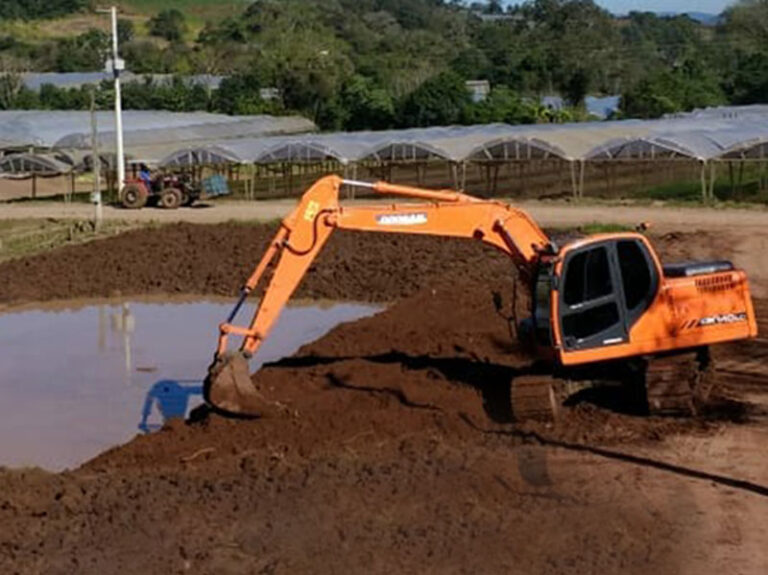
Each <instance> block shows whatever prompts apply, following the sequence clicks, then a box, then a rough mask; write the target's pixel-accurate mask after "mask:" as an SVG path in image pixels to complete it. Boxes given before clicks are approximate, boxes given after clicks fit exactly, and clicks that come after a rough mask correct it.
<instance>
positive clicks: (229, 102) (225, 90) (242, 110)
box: [213, 72, 265, 115]
mask: <svg viewBox="0 0 768 575" xmlns="http://www.w3.org/2000/svg"><path fill="white" fill-rule="evenodd" d="M260 89H261V82H260V81H259V78H258V76H257V75H256V74H255V73H254V72H248V73H245V74H235V75H234V76H230V77H229V78H224V79H223V80H222V81H221V84H220V85H219V89H218V90H217V91H216V95H215V97H214V102H213V105H214V107H215V109H216V110H217V111H219V112H224V113H225V114H232V115H252V114H260V113H263V112H264V107H265V106H264V101H263V100H262V99H261V96H260Z"/></svg>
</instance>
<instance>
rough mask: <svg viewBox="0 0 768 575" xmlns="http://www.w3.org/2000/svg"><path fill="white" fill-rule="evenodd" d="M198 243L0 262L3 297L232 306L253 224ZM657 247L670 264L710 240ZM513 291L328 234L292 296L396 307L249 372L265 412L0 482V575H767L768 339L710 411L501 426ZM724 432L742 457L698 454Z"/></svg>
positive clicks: (729, 364)
mask: <svg viewBox="0 0 768 575" xmlns="http://www.w3.org/2000/svg"><path fill="white" fill-rule="evenodd" d="M205 228H206V229H201V228H200V227H196V226H188V225H179V226H173V227H171V228H167V229H163V228H161V229H158V230H152V231H150V232H143V233H142V232H139V233H132V234H125V235H124V236H121V237H118V238H114V239H110V240H104V241H100V242H98V243H92V244H88V245H87V246H74V247H72V248H70V249H67V250H59V251H58V252H54V253H51V254H48V255H46V256H38V257H36V258H30V259H29V260H21V261H18V262H12V264H5V265H3V266H0V274H1V275H2V277H3V278H4V280H6V279H7V282H5V283H6V284H7V285H5V286H3V287H0V294H2V295H1V296H0V301H5V302H10V301H15V300H20V299H28V298H29V297H30V293H32V294H33V297H34V298H36V299H40V300H43V299H54V298H61V297H73V296H86V295H108V294H110V293H112V291H114V289H115V286H123V287H122V291H123V293H131V294H139V293H142V294H143V293H158V292H162V293H177V292H184V293H221V294H225V293H234V291H235V290H236V289H237V287H238V285H239V283H240V282H241V281H242V277H244V276H245V275H246V274H247V273H248V271H249V268H250V266H251V265H253V262H254V260H255V259H257V257H258V254H259V253H260V250H261V248H262V246H263V244H264V242H265V241H267V240H268V238H269V233H268V230H263V229H259V228H247V227H241V226H223V227H221V229H218V228H215V227H210V228H209V227H205ZM269 231H271V230H269ZM211 242H213V243H211ZM656 243H657V246H658V247H659V249H660V251H661V252H662V253H663V254H664V255H665V256H669V257H670V259H672V258H674V259H677V258H684V257H690V256H697V257H710V256H712V255H715V254H712V253H710V251H711V250H717V249H718V245H719V246H722V245H723V242H722V241H715V239H714V238H712V237H710V236H707V234H677V235H666V236H663V237H659V238H656ZM230 252H231V253H230ZM115 253H123V254H128V257H126V258H123V259H122V260H121V262H120V263H118V262H117V258H116V256H115ZM147 253H149V254H155V257H159V258H160V261H162V262H163V263H162V265H157V264H156V263H154V264H153V263H152V261H151V260H148V259H147V257H146V256H147ZM220 254H224V255H223V256H222V255H220ZM717 255H719V256H721V257H722V256H726V257H727V256H728V255H729V254H727V253H726V254H723V253H720V254H717ZM75 270H76V272H75ZM153 272H154V273H153ZM43 278H47V281H40V282H38V281H36V280H37V279H43ZM121 282H124V284H121ZM511 285H512V274H511V269H510V266H509V263H508V261H506V260H505V259H504V258H503V257H501V256H498V255H496V254H495V253H493V252H491V251H489V250H487V249H483V248H482V247H480V246H477V245H473V244H471V243H467V242H460V241H437V240H429V239H414V238H408V239H404V238H400V237H396V236H389V237H382V236H360V235H352V234H349V235H342V234H339V235H338V236H337V237H335V238H333V240H332V244H331V245H330V246H329V249H328V251H327V252H326V253H324V254H323V256H322V258H321V260H320V261H319V262H318V264H317V265H316V266H315V269H313V271H312V272H311V273H310V275H309V276H308V278H307V281H306V282H305V285H304V286H303V287H302V292H301V295H304V296H308V297H323V298H329V297H330V298H351V299H358V300H373V301H387V300H394V299H399V300H400V301H399V302H398V303H396V304H394V305H392V306H390V307H389V308H388V309H387V310H386V311H384V312H382V313H381V314H379V315H377V316H374V317H372V318H367V319H363V320H360V321H357V322H354V323H350V324H345V325H342V326H339V327H337V328H336V329H334V330H333V331H332V332H331V333H329V334H328V335H327V336H325V337H324V338H322V339H320V340H318V341H317V342H314V343H312V344H309V345H307V346H305V347H304V348H302V349H301V350H300V351H299V352H298V353H297V354H296V355H295V356H293V357H291V358H287V359H285V360H282V361H280V362H277V363H275V364H272V365H269V366H267V367H265V368H264V369H263V370H261V371H260V372H259V373H258V374H256V375H254V382H255V384H256V385H257V386H259V387H260V388H261V389H262V390H263V391H265V392H266V393H267V394H268V396H269V397H270V398H271V399H273V400H274V401H275V402H276V403H275V407H276V409H275V413H274V415H273V416H272V417H270V418H266V419H261V420H250V421H232V420H224V419H222V418H219V417H216V416H210V417H203V418H201V420H200V421H197V422H195V423H190V424H183V423H176V424H173V425H171V426H170V427H168V428H167V429H165V430H164V431H162V432H160V433H157V434H154V435H150V436H143V437H137V438H136V439H135V440H133V441H132V442H130V443H128V444H127V445H124V446H120V447H117V448H115V449H112V450H110V451H108V452H106V453H104V454H102V455H101V456H99V457H97V458H95V459H94V460H92V461H90V462H88V463H87V464H85V465H84V466H82V467H81V468H80V469H77V470H75V471H72V472H66V473H62V474H56V475H54V474H48V473H45V472H43V471H39V470H16V471H11V470H9V471H5V472H0V526H2V527H1V528H0V572H2V573H14V572H18V573H104V574H110V573H133V572H136V573H185V572H193V573H384V572H387V573H389V572H403V573H432V572H434V573H477V572H480V573H574V572H575V573H615V572H622V573H648V572H651V571H653V572H656V573H708V572H719V571H728V572H738V573H764V572H766V569H768V554H766V548H765V541H766V540H768V525H766V520H765V518H766V517H768V489H766V488H765V487H764V486H765V485H766V484H768V462H767V461H766V456H765V454H764V449H763V448H762V446H763V445H764V443H763V442H762V441H763V440H764V439H766V438H768V431H767V430H768V426H766V425H765V417H764V416H765V415H766V413H768V412H766V411H765V403H761V401H762V400H764V399H765V398H766V396H767V395H768V376H767V375H766V371H768V368H766V367H765V361H764V359H765V357H766V356H768V353H766V350H768V346H766V343H768V342H766V341H765V340H757V341H755V342H751V343H749V344H746V345H745V344H739V345H733V346H728V347H726V348H725V349H723V350H722V351H721V352H719V355H720V356H721V359H722V360H723V365H724V366H726V368H727V370H726V371H725V372H723V373H724V374H725V375H726V379H725V381H724V385H723V386H721V389H720V390H719V392H718V395H717V397H716V399H717V402H715V404H714V405H713V407H712V409H711V410H710V412H709V413H708V414H707V415H706V416H705V417H700V418H697V419H669V418H667V419H659V418H644V417H632V416H628V415H622V414H620V413H616V412H611V411H606V410H602V409H600V408H597V407H595V406H591V405H580V406H577V407H575V408H572V409H569V410H567V412H566V413H565V416H564V417H563V419H562V420H561V421H559V422H558V423H557V424H556V425H554V426H547V425H543V424H526V425H515V424H514V423H513V422H511V417H510V413H509V408H508V403H507V402H508V382H509V380H510V378H512V377H514V375H515V374H516V373H518V372H519V370H520V369H522V368H523V367H524V366H525V365H526V364H527V360H526V358H525V357H524V355H522V354H521V353H520V352H519V350H518V349H517V348H516V347H515V346H514V345H513V344H512V339H511V337H510V334H509V332H508V327H507V323H506V321H505V320H504V319H503V318H501V317H499V315H498V314H497V313H496V311H495V309H494V306H493V303H492V297H491V293H492V292H493V291H498V292H499V293H501V294H503V296H504V298H505V301H506V305H507V306H508V305H509V297H508V295H509V294H511V292H512V287H511ZM32 290H36V291H32ZM89 290H90V291H89ZM402 296H407V297H402ZM758 313H759V315H760V321H761V324H765V322H766V320H768V302H763V301H759V302H758ZM735 434H739V435H738V437H739V438H740V440H739V443H738V447H739V449H738V450H737V449H735V448H734V449H731V448H730V447H729V450H728V451H726V453H725V455H722V454H721V455H720V456H719V457H718V458H716V459H715V458H712V457H708V456H707V453H708V451H707V450H711V449H715V448H716V447H717V446H721V447H720V448H721V449H722V446H723V445H729V446H730V443H728V442H729V441H732V440H733V438H734V437H735ZM743 438H746V439H743ZM680 441H685V442H687V443H685V445H686V449H685V453H684V454H679V453H678V452H677V451H676V449H677V446H679V442H680ZM665 463H669V464H671V465H665ZM733 479H742V480H745V482H743V483H739V482H737V481H733Z"/></svg>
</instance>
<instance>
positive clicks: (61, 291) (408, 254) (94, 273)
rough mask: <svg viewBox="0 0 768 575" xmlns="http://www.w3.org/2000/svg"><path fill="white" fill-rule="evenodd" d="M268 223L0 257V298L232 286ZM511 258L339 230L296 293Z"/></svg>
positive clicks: (373, 297) (440, 273)
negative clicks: (8, 258)
mask: <svg viewBox="0 0 768 575" xmlns="http://www.w3.org/2000/svg"><path fill="white" fill-rule="evenodd" d="M276 230H277V227H276V225H256V226H252V225H245V224H224V225H200V224H197V225H196V224H185V223H180V224H173V225H170V226H163V227H157V228H150V229H142V230H136V231H132V232H128V233H125V234H122V235H119V236H116V237H112V238H108V239H105V240H101V241H98V242H91V243H88V244H82V245H74V246H67V247H65V248H62V249H58V250H55V251H52V252H48V253H44V254H40V255H37V256H33V257H29V258H25V259H20V260H14V261H9V262H4V263H2V264H0V277H1V278H3V281H2V282H0V304H11V303H23V302H29V301H35V302H42V301H50V300H57V299H72V298H80V297H109V296H115V295H123V296H135V295H154V294H168V295H173V294H195V295H224V296H233V295H235V294H237V292H238V290H239V289H240V287H241V286H242V284H243V282H244V280H245V279H246V278H247V277H248V276H249V275H250V273H251V272H252V271H253V268H254V267H255V265H256V263H257V262H258V260H259V258H260V257H261V254H262V253H263V251H264V249H265V247H266V246H267V244H268V243H269V241H270V240H272V238H273V236H274V234H275V232H276ZM510 269H511V266H510V263H509V259H508V258H507V257H506V256H503V255H501V254H497V253H496V252H494V251H493V250H491V249H490V248H485V247H484V246H482V245H479V244H477V243H474V242H471V241H466V240H441V239H439V238H430V237H405V238H404V237H401V236H392V235H375V234H359V233H358V234H356V233H353V232H338V233H336V234H334V236H333V237H332V238H331V240H330V242H329V245H328V246H327V247H326V249H325V250H324V251H323V253H322V254H321V256H320V257H319V258H318V260H317V262H316V263H315V264H314V265H313V266H312V269H311V271H310V273H309V274H308V275H307V277H306V279H305V281H304V282H303V283H302V285H301V287H300V288H299V290H298V293H297V297H301V298H310V299H332V300H353V301H374V302H381V301H391V300H394V299H398V298H400V297H404V296H407V295H412V294H413V293H415V292H416V291H417V290H418V289H419V288H420V287H421V286H424V285H430V284H432V283H435V282H436V280H440V281H453V280H458V279H461V278H466V277H469V278H474V279H477V280H482V279H484V278H485V277H488V276H489V275H491V276H497V275H506V274H508V273H509V270H510Z"/></svg>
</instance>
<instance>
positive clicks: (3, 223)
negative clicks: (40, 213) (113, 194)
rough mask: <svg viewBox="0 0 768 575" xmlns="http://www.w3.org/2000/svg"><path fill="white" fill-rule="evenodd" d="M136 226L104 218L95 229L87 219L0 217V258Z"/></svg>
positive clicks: (92, 238)
mask: <svg viewBox="0 0 768 575" xmlns="http://www.w3.org/2000/svg"><path fill="white" fill-rule="evenodd" d="M138 225H140V224H138V223H130V224H129V223H127V222H121V221H119V220H107V221H105V222H104V223H103V224H102V226H101V228H100V229H99V230H98V231H97V230H95V229H94V228H93V225H92V223H91V222H90V221H77V220H55V219H47V220H40V219H23V220H0V261H5V260H9V259H14V258H19V257H23V256H29V255H34V254H36V253H40V252H44V251H48V250H51V249H54V248H57V247H60V246H63V245H68V244H76V243H82V242H86V241H90V240H94V239H98V238H102V237H106V236H111V235H115V234H118V233H121V232H124V231H127V230H129V229H131V228H135V227H137V226H138Z"/></svg>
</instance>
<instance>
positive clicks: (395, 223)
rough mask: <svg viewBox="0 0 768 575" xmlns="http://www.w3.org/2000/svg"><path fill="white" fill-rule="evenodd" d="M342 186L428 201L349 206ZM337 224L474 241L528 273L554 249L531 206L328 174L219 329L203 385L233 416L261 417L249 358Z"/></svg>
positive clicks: (286, 225) (285, 226)
mask: <svg viewBox="0 0 768 575" xmlns="http://www.w3.org/2000/svg"><path fill="white" fill-rule="evenodd" d="M343 185H351V186H357V187H365V188H369V189H371V190H373V191H375V192H377V193H380V194H383V195H394V196H403V197H407V198H410V199H417V200H423V201H421V202H414V203H400V204H398V203H393V204H383V203H382V204H374V205H370V206H353V207H344V206H341V205H340V203H339V193H340V190H341V187H342V186H343ZM336 229H346V230H359V231H368V232H384V233H408V234H422V235H435V236H445V237H457V238H473V239H476V240H479V241H482V242H483V243H486V244H488V245H491V246H493V247H495V248H497V249H499V250H501V251H503V252H504V253H506V254H508V255H509V256H510V257H511V258H512V260H513V262H514V263H515V265H516V266H517V267H518V269H519V270H520V272H521V274H522V275H523V276H524V277H529V276H530V274H531V272H532V270H533V268H534V267H535V265H536V262H537V261H538V258H539V256H540V255H541V254H542V253H554V252H555V251H556V249H555V247H554V246H553V245H552V243H551V242H550V240H549V238H548V237H547V236H546V234H544V232H543V231H542V230H541V229H540V228H539V226H538V225H537V224H536V223H535V222H534V221H533V220H532V219H531V218H530V216H528V214H526V213H525V212H524V211H522V210H519V209H517V208H514V207H512V206H509V205H507V204H504V203H501V202H496V201H489V200H482V199H479V198H475V197H472V196H469V195H466V194H463V193H460V192H456V191H452V190H444V191H433V190H424V189H420V188H415V187H410V186H400V185H394V184H389V183H386V182H377V183H367V182H355V181H349V180H343V179H341V178H339V177H336V176H327V177H325V178H322V179H320V180H318V181H317V182H316V183H315V184H314V185H313V186H312V187H311V188H310V189H309V190H308V191H307V192H306V193H305V194H304V196H303V197H302V198H301V200H300V202H299V204H298V206H297V207H296V209H295V210H294V211H293V212H292V213H291V214H290V215H288V216H287V217H286V218H285V219H284V220H283V222H282V223H281V225H280V229H279V230H278V232H277V235H276V236H275V238H274V240H273V241H272V243H271V244H270V246H269V248H268V249H267V251H266V253H265V254H264V256H263V257H262V259H261V261H260V262H259V264H258V265H257V267H256V269H255V271H254V273H253V274H252V275H251V277H250V278H248V281H247V282H246V283H245V286H244V287H243V290H242V292H241V296H240V299H239V301H238V303H237V305H236V306H235V308H234V310H233V311H232V313H231V314H230V316H229V318H228V319H227V321H226V322H225V323H223V324H221V326H220V336H219V344H218V347H217V350H216V354H215V358H214V362H213V364H212V365H211V368H210V370H209V375H208V378H207V379H206V383H205V386H204V393H205V397H206V400H207V401H208V402H209V404H211V405H212V406H214V407H215V408H218V409H220V410H222V411H225V412H228V413H231V414H253V413H257V414H261V413H263V412H264V411H265V406H264V405H263V404H262V402H261V398H259V397H257V396H256V395H255V393H256V392H255V389H254V388H253V386H252V385H251V384H250V379H249V372H248V358H250V357H251V356H252V355H253V354H255V353H256V352H257V351H258V349H259V346H260V345H261V343H262V342H263V341H264V340H265V339H266V338H267V337H268V335H269V333H270V330H271V329H272V327H273V326H274V324H275V322H276V321H277V319H278V317H279V315H280V313H281V311H282V310H283V308H284V307H285V305H286V304H287V302H288V300H289V299H290V297H291V295H292V294H293V293H294V291H295V290H296V288H297V287H298V285H299V283H300V282H301V280H302V278H303V277H304V275H305V274H306V273H307V270H308V269H309V267H310V265H311V264H312V262H313V261H314V260H315V258H316V257H317V255H318V254H319V253H320V251H321V250H322V248H323V246H324V245H325V243H326V242H327V241H328V238H329V237H330V235H331V233H332V232H333V231H334V230H336ZM275 261H276V263H275V265H274V271H273V273H272V277H271V280H270V282H269V286H268V287H267V289H266V290H265V291H264V293H263V296H262V298H261V301H260V303H259V305H258V308H257V310H256V313H255V314H254V317H253V319H252V321H251V323H250V325H249V326H248V327H241V326H236V325H234V324H233V323H232V322H233V321H234V319H235V317H236V316H237V314H238V312H239V311H240V309H241V307H242V305H243V303H244V302H245V300H246V299H247V297H248V296H249V295H250V294H251V293H253V292H254V291H255V290H256V289H257V287H258V286H259V284H260V281H261V279H262V278H263V276H264V275H265V273H266V271H267V270H268V269H269V268H270V264H272V263H273V262H275ZM233 335H234V336H240V337H242V343H241V345H240V348H239V350H238V351H235V352H231V351H230V350H229V338H230V336H233Z"/></svg>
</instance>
